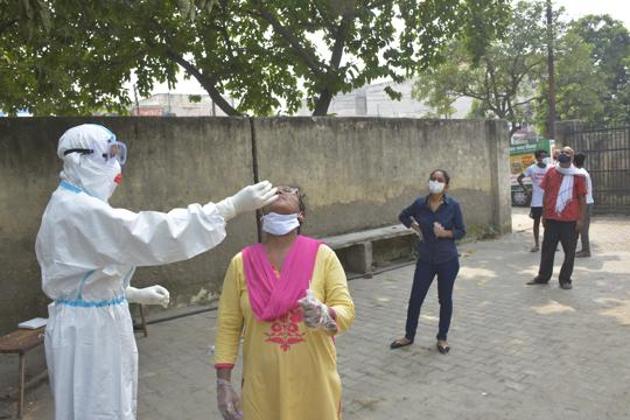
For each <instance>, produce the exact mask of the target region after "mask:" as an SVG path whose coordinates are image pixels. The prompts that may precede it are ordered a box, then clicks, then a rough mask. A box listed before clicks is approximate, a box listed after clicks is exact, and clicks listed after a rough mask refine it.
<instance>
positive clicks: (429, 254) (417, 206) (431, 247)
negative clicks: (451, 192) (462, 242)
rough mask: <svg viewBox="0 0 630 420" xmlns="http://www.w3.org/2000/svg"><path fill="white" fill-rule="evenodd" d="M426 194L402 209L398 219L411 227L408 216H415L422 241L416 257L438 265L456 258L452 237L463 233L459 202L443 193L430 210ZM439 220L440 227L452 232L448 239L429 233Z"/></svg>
mask: <svg viewBox="0 0 630 420" xmlns="http://www.w3.org/2000/svg"><path fill="white" fill-rule="evenodd" d="M428 199H429V196H428V195H427V196H426V197H418V199H417V200H416V201H414V202H413V204H411V205H410V206H409V207H407V208H406V209H404V210H403V211H402V212H401V213H400V215H399V216H398V219H399V220H400V221H401V223H402V224H403V225H405V226H407V227H410V226H411V218H412V217H413V218H414V219H416V221H417V222H418V224H419V225H420V230H422V241H420V244H419V245H418V251H419V254H420V256H419V259H420V260H422V261H426V262H428V263H432V264H440V263H443V262H446V261H449V260H451V259H453V258H457V248H456V247H455V240H457V239H461V238H463V237H464V235H465V234H466V228H465V227H464V218H463V217H462V211H461V209H460V207H459V203H458V202H457V201H455V200H454V199H452V198H451V197H449V196H447V195H444V201H443V202H442V204H441V205H440V207H438V209H437V211H436V212H435V213H433V211H431V207H430V206H429V203H428ZM434 222H439V223H440V224H441V225H442V226H444V229H446V230H450V231H452V232H453V237H452V238H438V237H436V236H435V234H434V233H433V223H434Z"/></svg>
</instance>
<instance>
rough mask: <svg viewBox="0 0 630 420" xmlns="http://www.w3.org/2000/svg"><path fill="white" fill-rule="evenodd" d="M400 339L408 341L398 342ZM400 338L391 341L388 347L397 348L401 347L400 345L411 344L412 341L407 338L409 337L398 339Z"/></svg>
mask: <svg viewBox="0 0 630 420" xmlns="http://www.w3.org/2000/svg"><path fill="white" fill-rule="evenodd" d="M400 340H407V341H409V342H408V343H401V342H400ZM400 340H394V341H393V342H392V344H390V345H389V348H390V349H392V350H393V349H399V348H401V347H406V346H410V345H412V344H413V341H410V340H409V339H407V338H402V339H400Z"/></svg>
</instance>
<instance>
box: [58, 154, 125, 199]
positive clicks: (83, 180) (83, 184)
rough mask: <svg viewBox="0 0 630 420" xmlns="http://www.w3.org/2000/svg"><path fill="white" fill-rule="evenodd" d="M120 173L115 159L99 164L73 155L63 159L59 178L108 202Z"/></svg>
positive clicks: (87, 158) (89, 158) (94, 160)
mask: <svg viewBox="0 0 630 420" xmlns="http://www.w3.org/2000/svg"><path fill="white" fill-rule="evenodd" d="M121 171H122V169H121V167H120V164H119V163H118V161H117V160H116V159H111V160H110V161H108V162H99V161H98V160H96V159H92V158H91V157H88V156H81V155H78V154H75V155H73V156H72V155H68V156H67V157H65V158H64V167H63V171H62V172H61V178H62V179H65V180H66V181H68V182H70V183H72V184H75V185H76V186H77V187H80V188H83V189H84V190H85V192H87V193H88V194H90V195H92V196H94V197H96V198H98V199H100V200H103V201H105V202H108V201H109V198H110V197H111V196H112V194H114V191H115V190H116V187H117V186H118V184H116V181H115V180H116V177H117V176H118V175H119V174H120V173H121Z"/></svg>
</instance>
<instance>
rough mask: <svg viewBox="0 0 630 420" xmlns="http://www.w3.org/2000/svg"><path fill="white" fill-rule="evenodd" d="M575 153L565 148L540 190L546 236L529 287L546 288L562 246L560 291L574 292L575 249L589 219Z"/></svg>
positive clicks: (584, 188)
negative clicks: (542, 194) (536, 272)
mask: <svg viewBox="0 0 630 420" xmlns="http://www.w3.org/2000/svg"><path fill="white" fill-rule="evenodd" d="M573 156H574V152H573V149H571V148H570V147H564V148H562V151H561V152H560V154H559V155H558V164H557V165H556V166H554V167H552V168H550V169H549V170H548V171H547V173H546V174H545V177H544V178H543V180H542V182H541V184H540V186H541V188H542V189H543V191H544V196H543V226H544V227H545V234H544V236H543V244H542V252H541V256H540V267H539V269H538V275H537V276H536V277H534V279H533V280H531V281H529V282H528V283H527V284H528V285H534V284H547V283H549V279H551V275H552V273H553V259H554V255H555V251H556V247H557V246H558V242H560V243H561V244H562V249H563V250H564V262H563V263H562V269H561V270H560V277H559V280H560V287H561V288H562V289H565V290H568V289H571V288H572V285H571V274H572V273H573V262H574V260H575V247H576V245H577V237H578V232H580V231H581V230H582V227H583V226H584V216H585V215H586V180H585V178H584V176H583V175H582V174H581V173H580V172H579V171H578V169H577V168H576V167H575V166H573Z"/></svg>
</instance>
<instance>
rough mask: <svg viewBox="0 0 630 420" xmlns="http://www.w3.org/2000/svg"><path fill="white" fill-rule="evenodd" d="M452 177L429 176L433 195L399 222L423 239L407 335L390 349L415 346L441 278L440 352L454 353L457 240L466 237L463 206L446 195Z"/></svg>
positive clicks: (405, 212) (402, 215)
mask: <svg viewBox="0 0 630 420" xmlns="http://www.w3.org/2000/svg"><path fill="white" fill-rule="evenodd" d="M449 181H450V177H449V176H448V173H446V171H444V170H442V169H436V170H434V171H433V172H431V175H430V176H429V182H428V187H429V194H428V195H427V196H425V197H419V198H418V199H416V201H414V202H413V204H411V205H410V206H409V207H407V208H406V209H404V210H403V211H402V212H401V213H400V216H398V218H399V219H400V221H401V222H402V223H403V224H404V225H405V226H407V227H408V228H412V229H414V230H415V231H416V232H418V233H419V234H421V235H422V241H421V242H420V245H419V247H418V251H419V257H418V262H417V264H416V271H415V273H414V276H413V286H412V288H411V295H410V297H409V306H408V307H407V325H406V333H405V336H404V337H403V338H400V339H398V340H395V341H394V342H393V343H392V344H391V345H390V347H391V348H392V349H397V348H400V347H404V346H408V345H410V344H412V343H413V341H414V338H415V335H416V329H417V328H418V318H419V317H420V307H421V306H422V302H423V301H424V298H425V296H426V295H427V292H428V290H429V287H430V286H431V283H432V282H433V279H434V278H435V276H436V275H437V279H438V299H439V301H440V327H439V331H438V334H437V348H438V350H439V351H440V353H442V354H446V353H448V351H449V350H450V348H449V346H448V343H447V341H446V335H447V334H448V328H449V326H450V323H451V315H452V313H453V299H452V295H453V284H454V283H455V277H457V273H458V271H459V258H458V256H457V248H456V247H455V240H457V239H461V238H462V237H463V236H464V235H465V234H466V231H465V228H464V220H463V218H462V211H461V209H460V207H459V203H458V202H457V201H455V200H454V199H453V198H451V197H449V196H447V195H446V191H448V184H449Z"/></svg>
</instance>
